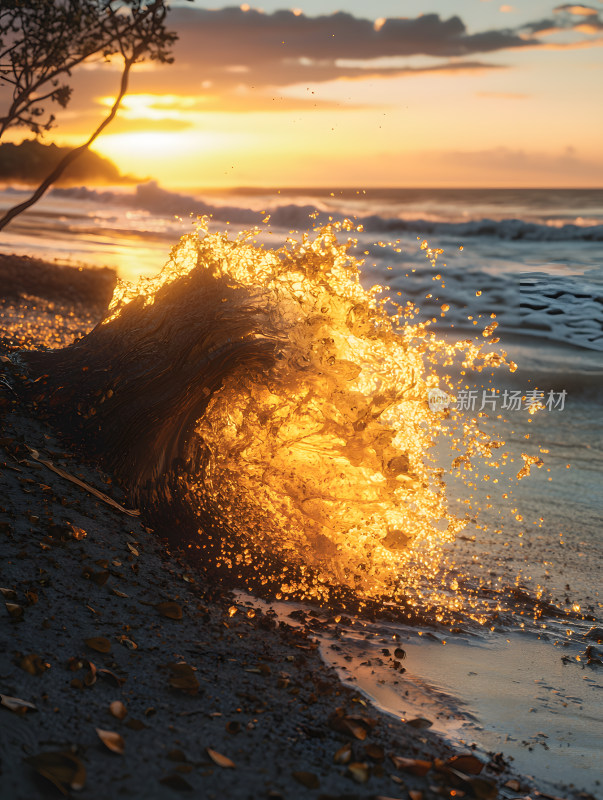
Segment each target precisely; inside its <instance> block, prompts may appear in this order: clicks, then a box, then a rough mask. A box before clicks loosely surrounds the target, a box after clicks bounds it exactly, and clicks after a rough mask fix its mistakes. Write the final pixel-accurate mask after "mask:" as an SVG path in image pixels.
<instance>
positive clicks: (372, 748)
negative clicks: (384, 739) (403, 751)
mask: <svg viewBox="0 0 603 800" xmlns="http://www.w3.org/2000/svg"><path fill="white" fill-rule="evenodd" d="M364 752H365V753H366V754H367V756H368V757H369V758H371V759H372V760H373V761H385V750H384V749H383V748H382V747H380V746H379V745H378V744H372V743H371V744H367V745H365V746H364Z"/></svg>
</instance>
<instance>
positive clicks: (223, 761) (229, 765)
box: [205, 747, 235, 769]
mask: <svg viewBox="0 0 603 800" xmlns="http://www.w3.org/2000/svg"><path fill="white" fill-rule="evenodd" d="M205 752H206V753H207V755H208V756H209V757H210V758H211V760H212V761H213V762H214V764H217V765H218V766H219V767H223V768H224V769H234V768H235V763H234V761H231V760H230V758H228V756H223V755H222V753H217V752H216V751H215V750H212V749H211V747H206V748H205Z"/></svg>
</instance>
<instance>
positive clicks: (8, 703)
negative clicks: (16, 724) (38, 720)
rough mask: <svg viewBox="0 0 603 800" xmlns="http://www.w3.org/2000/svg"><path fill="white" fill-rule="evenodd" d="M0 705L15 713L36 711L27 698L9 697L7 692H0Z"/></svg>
mask: <svg viewBox="0 0 603 800" xmlns="http://www.w3.org/2000/svg"><path fill="white" fill-rule="evenodd" d="M0 706H3V707H4V708H8V710H9V711H13V712H14V713H15V714H26V713H27V712H28V711H37V710H38V709H37V707H36V706H35V705H34V704H33V703H30V702H29V701H28V700H20V699H19V698H18V697H10V696H9V695H7V694H0Z"/></svg>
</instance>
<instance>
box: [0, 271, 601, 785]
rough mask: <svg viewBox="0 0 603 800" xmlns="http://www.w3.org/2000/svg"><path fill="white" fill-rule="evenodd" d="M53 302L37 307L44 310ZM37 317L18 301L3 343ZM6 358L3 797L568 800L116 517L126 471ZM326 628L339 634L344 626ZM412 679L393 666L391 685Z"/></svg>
mask: <svg viewBox="0 0 603 800" xmlns="http://www.w3.org/2000/svg"><path fill="white" fill-rule="evenodd" d="M45 269H46V270H48V271H49V273H53V274H55V275H56V273H57V268H52V267H46V268H45ZM63 277H64V276H63ZM63 277H61V278H60V279H59V282H60V281H61V280H63ZM97 277H98V276H97ZM103 280H105V279H104V278H103ZM50 283H52V281H50V282H49V285H50ZM39 294H43V292H39ZM47 294H49V295H51V294H52V293H51V292H47ZM97 300H98V297H97ZM52 302H53V300H52V299H50V298H49V297H46V298H44V297H38V299H37V300H36V302H35V303H33V305H35V306H37V307H38V308H41V307H42V306H46V311H45V312H44V313H47V312H48V307H47V305H48V303H52ZM18 307H19V308H20V309H21V311H20V312H19V313H16V309H17V308H18ZM101 307H102V300H99V301H98V302H97V304H96V305H95V304H92V305H91V304H90V294H89V292H88V290H84V289H82V290H81V292H80V294H79V296H78V297H77V298H75V304H74V306H73V308H72V309H71V314H72V316H70V315H69V311H68V310H67V308H66V307H64V306H63V308H62V310H63V312H65V316H64V317H61V320H63V319H64V320H66V322H64V323H62V322H61V320H59V321H58V322H59V324H58V328H57V330H58V331H59V332H61V324H64V330H63V331H62V335H64V336H66V337H67V336H68V335H70V333H71V331H72V325H73V319H74V316H76V317H77V318H78V320H80V322H79V324H80V325H81V324H82V322H81V321H82V320H83V321H84V323H83V324H84V329H85V328H86V325H87V324H89V323H90V322H91V321H92V319H93V318H94V315H98V314H99V308H101ZM36 313H37V312H36ZM36 313H34V312H33V311H32V302H31V299H30V300H29V301H28V300H27V298H25V299H24V298H23V295H22V294H20V293H19V292H13V293H12V297H11V298H10V299H9V300H7V301H5V304H4V321H5V329H6V330H8V329H10V325H9V324H8V323H9V321H10V320H13V323H14V324H15V325H16V324H17V323H16V322H15V318H16V320H21V323H22V322H23V317H22V316H20V315H21V314H24V315H25V316H26V317H27V316H28V315H29V316H33V317H35V316H36ZM86 315H88V316H86ZM47 322H48V320H47V319H46V323H45V324H47ZM42 327H44V326H42ZM31 330H32V329H30V333H31ZM40 330H41V328H40ZM82 332H83V331H82ZM38 342H39V340H38ZM35 343H36V342H35V338H34V337H33V336H32V338H31V339H30V344H35ZM13 344H19V341H18V338H17V340H16V341H13ZM9 351H10V348H8V347H6V346H5V347H4V353H3V356H2V364H1V365H0V366H1V367H2V374H3V378H4V380H3V382H2V384H1V385H0V415H1V419H2V434H1V437H0V447H1V450H0V482H1V492H0V497H1V500H0V548H1V562H0V563H1V564H2V579H1V584H2V587H3V588H2V592H3V599H4V602H5V609H4V612H3V622H2V634H1V636H2V641H1V645H0V653H1V655H0V676H1V686H2V689H1V694H2V708H1V709H0V714H1V715H2V723H3V724H2V726H0V737H1V753H2V762H1V775H0V797H2V798H3V800H4V798H6V800H9V799H10V800H20V798H32V797H35V798H46V797H50V796H55V795H56V796H59V793H61V792H62V793H63V794H64V795H65V796H71V794H72V793H77V796H80V797H82V798H91V800H92V799H93V798H99V800H100V799H101V798H108V797H117V796H124V797H133V798H139V797H140V798H142V797H150V798H163V797H166V798H168V797H172V796H177V795H178V793H180V792H189V793H192V794H191V796H198V797H208V798H212V797H216V798H217V797H219V796H226V797H232V798H262V797H272V798H279V797H282V798H290V799H291V800H294V799H295V798H299V797H317V798H356V797H358V798H376V797H383V798H385V797H388V798H404V800H406V798H409V797H410V798H411V800H421V798H424V800H428V798H435V797H438V796H441V797H463V796H468V797H476V798H478V800H491V799H493V798H495V797H502V798H514V797H525V796H528V795H529V796H530V797H532V798H536V797H539V796H541V797H545V798H549V797H550V796H551V795H550V794H547V793H546V792H542V793H540V792H539V787H538V785H537V783H535V782H534V781H531V780H529V779H527V778H524V777H522V776H517V775H514V774H513V773H512V771H511V770H510V768H509V765H508V762H507V760H506V759H505V756H504V753H495V752H491V753H488V754H486V753H483V752H478V753H477V755H476V752H475V751H474V749H472V747H471V746H467V747H466V748H465V749H462V750H459V749H458V748H457V749H454V748H452V747H451V745H450V744H447V743H446V742H444V741H443V740H442V739H441V738H439V737H438V736H437V735H435V734H433V733H432V732H431V731H430V729H429V728H430V720H427V721H426V720H425V719H424V718H422V717H418V718H414V719H412V718H407V719H406V720H405V721H402V720H401V719H400V718H396V717H395V716H393V715H390V714H385V713H383V712H381V711H379V710H377V709H376V708H375V707H373V706H371V704H370V703H369V702H368V701H367V699H366V696H365V695H364V694H362V693H359V692H358V691H355V690H354V689H352V688H349V686H344V685H343V684H342V682H341V680H340V679H339V677H338V676H337V674H336V672H335V671H334V669H332V668H329V667H327V666H325V663H324V662H323V660H322V659H321V657H320V655H319V652H318V639H317V637H316V635H315V632H316V630H317V626H318V628H320V625H321V622H320V621H319V620H317V618H314V617H312V616H308V615H304V614H302V615H301V616H300V614H299V613H296V612H294V614H293V617H294V618H293V619H291V620H290V622H287V621H286V619H283V617H282V615H279V617H277V615H276V614H275V613H274V612H272V611H271V610H270V608H269V604H268V607H266V605H265V604H264V606H263V607H264V611H262V609H261V608H259V607H258V604H256V607H255V609H253V608H251V606H250V605H248V604H246V602H245V600H244V599H243V598H242V596H241V595H236V596H235V595H233V594H231V593H230V592H229V591H227V590H225V589H223V588H222V587H221V586H220V585H218V584H216V583H215V581H208V580H207V578H206V577H204V575H203V573H202V572H201V571H200V570H198V569H197V568H196V567H195V566H194V562H193V561H192V560H191V559H190V558H189V557H188V556H187V553H186V552H185V551H178V550H177V549H175V548H174V547H173V545H168V542H167V539H166V538H165V533H166V532H165V531H164V532H161V531H153V530H151V529H150V528H148V527H146V526H145V522H144V509H143V510H142V514H141V515H140V517H139V516H133V515H131V514H129V513H127V511H128V509H127V508H126V509H125V510H124V506H121V507H117V506H116V504H127V499H126V498H124V497H123V496H122V495H121V493H120V492H119V490H118V489H117V488H116V487H115V485H114V484H113V482H112V480H111V478H110V476H107V475H104V474H102V473H101V472H100V471H98V470H97V469H95V467H94V465H93V464H89V463H88V464H86V463H85V462H86V457H85V456H86V454H85V453H79V454H78V453H75V452H73V451H69V452H66V450H65V445H64V443H61V441H59V440H58V439H57V437H56V435H55V433H54V432H53V431H52V430H51V429H50V428H49V427H48V426H46V425H45V424H44V422H43V421H42V420H40V419H39V418H38V415H37V414H36V409H35V407H31V406H30V407H27V406H25V405H24V404H23V403H22V402H21V401H20V400H19V399H18V398H17V397H16V395H15V394H14V392H13V391H12V389H11V384H12V383H14V381H18V380H19V378H18V372H19V370H18V366H15V363H18V360H17V362H15V359H14V358H13V360H12V363H9V361H8V359H7V353H8V352H9ZM43 462H46V463H43ZM51 467H52V468H51ZM53 468H54V469H53ZM74 479H76V480H78V481H80V483H74V482H73V481H74ZM82 482H83V483H82ZM91 488H92V489H94V490H95V491H96V493H92V492H91ZM98 492H101V493H102V494H103V495H105V496H104V497H103V498H100V497H99V495H98ZM170 534H171V535H170V539H171V540H172V541H174V538H177V537H175V536H174V532H173V531H171V532H170ZM317 615H318V616H321V617H322V620H323V621H324V620H326V621H327V622H328V623H329V629H330V633H331V636H335V637H336V636H337V630H338V621H337V620H335V619H333V618H331V619H328V616H327V617H325V614H324V611H323V612H321V614H319V613H318V612H317ZM338 619H339V618H338ZM340 621H341V624H342V625H345V622H346V620H345V619H344V620H340ZM347 621H348V622H349V620H347ZM397 655H398V657H399V658H403V655H404V654H403V653H400V654H397ZM400 667H401V663H400V661H397V660H396V659H391V667H390V669H391V675H392V680H393V679H396V680H398V679H400V677H401V673H400ZM570 795H573V796H576V797H582V798H587V797H590V795H588V794H585V793H581V794H580V793H579V791H578V790H574V791H573V792H571V791H569V790H566V791H565V792H564V794H563V796H564V797H568V796H570Z"/></svg>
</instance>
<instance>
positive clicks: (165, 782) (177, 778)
mask: <svg viewBox="0 0 603 800" xmlns="http://www.w3.org/2000/svg"><path fill="white" fill-rule="evenodd" d="M159 783H160V784H161V785H162V786H168V787H169V788H170V789H175V790H176V791H177V792H192V790H193V787H192V786H191V785H190V783H189V782H188V781H187V780H186V778H183V777H182V775H179V774H178V773H177V772H172V773H170V774H169V775H166V776H165V777H164V778H159Z"/></svg>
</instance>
